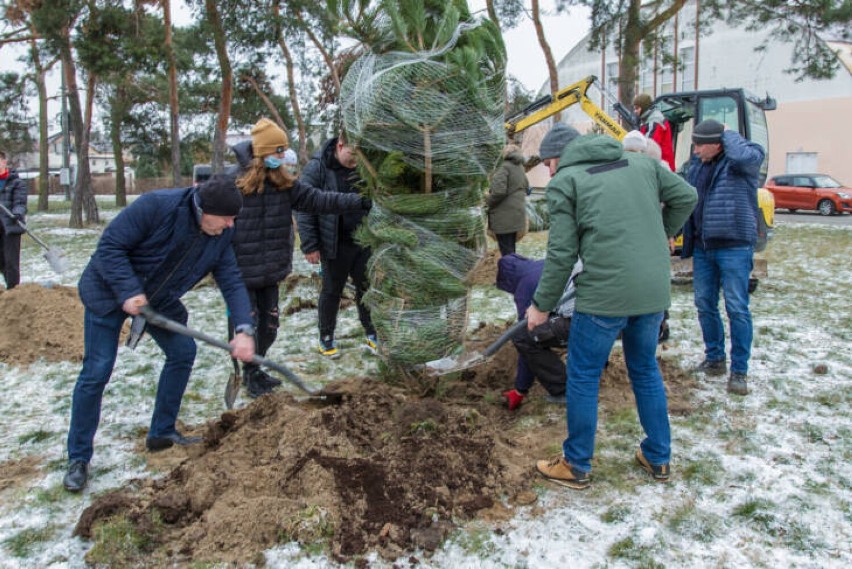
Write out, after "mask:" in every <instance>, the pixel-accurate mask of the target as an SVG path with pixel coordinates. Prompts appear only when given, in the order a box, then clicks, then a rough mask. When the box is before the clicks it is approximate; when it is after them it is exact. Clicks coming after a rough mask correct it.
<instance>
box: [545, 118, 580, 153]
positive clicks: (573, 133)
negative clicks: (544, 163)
mask: <svg viewBox="0 0 852 569" xmlns="http://www.w3.org/2000/svg"><path fill="white" fill-rule="evenodd" d="M578 136H580V133H579V132H577V129H575V128H574V127H570V126H568V125H567V124H563V123H561V122H560V123H556V126H554V127H553V128H552V129H550V132H548V133H547V134H546V135H544V138H543V139H542V140H541V146H540V147H539V149H538V157H539V158H541V159H542V160H547V159H548V158H559V157H560V156H562V151H563V150H564V149H565V147H566V146H567V145H568V143H569V142H571V141H572V140H574V139H575V138H577V137H578Z"/></svg>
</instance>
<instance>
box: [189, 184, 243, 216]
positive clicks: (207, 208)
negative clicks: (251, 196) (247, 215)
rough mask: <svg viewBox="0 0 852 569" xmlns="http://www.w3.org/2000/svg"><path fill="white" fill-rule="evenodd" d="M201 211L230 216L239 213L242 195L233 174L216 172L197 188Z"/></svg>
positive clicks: (241, 205)
mask: <svg viewBox="0 0 852 569" xmlns="http://www.w3.org/2000/svg"><path fill="white" fill-rule="evenodd" d="M198 199H199V204H198V205H199V206H201V211H203V212H204V213H206V214H209V215H221V216H232V215H237V214H238V213H240V209H241V208H242V207H243V195H242V194H241V193H240V191H239V190H238V189H237V186H236V184H235V180H234V177H233V176H228V175H227V174H216V175H215V176H213V177H211V178H210V179H209V180H207V181H206V182H204V183H203V184H202V185H201V187H200V188H199V189H198Z"/></svg>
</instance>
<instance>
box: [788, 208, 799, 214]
mask: <svg viewBox="0 0 852 569" xmlns="http://www.w3.org/2000/svg"><path fill="white" fill-rule="evenodd" d="M787 211H789V212H790V213H796V212H797V211H799V210H797V209H796V208H794V207H791V208H789V209H788V210H787Z"/></svg>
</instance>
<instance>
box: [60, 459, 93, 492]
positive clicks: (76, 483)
mask: <svg viewBox="0 0 852 569" xmlns="http://www.w3.org/2000/svg"><path fill="white" fill-rule="evenodd" d="M88 480H89V465H88V464H86V463H85V462H83V461H82V460H74V461H71V462H70V463H68V472H66V473H65V478H63V479H62V485H63V486H65V489H66V490H68V491H69V492H79V491H80V490H82V489H83V488H85V487H86V482H87V481H88Z"/></svg>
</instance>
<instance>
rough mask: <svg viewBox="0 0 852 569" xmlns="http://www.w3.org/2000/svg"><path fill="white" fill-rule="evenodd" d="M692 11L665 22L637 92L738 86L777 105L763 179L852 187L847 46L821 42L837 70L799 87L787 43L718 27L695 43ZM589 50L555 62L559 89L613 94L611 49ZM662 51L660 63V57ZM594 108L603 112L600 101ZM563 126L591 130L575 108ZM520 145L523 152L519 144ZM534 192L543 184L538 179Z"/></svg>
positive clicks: (691, 6)
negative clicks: (808, 177) (833, 55)
mask: <svg viewBox="0 0 852 569" xmlns="http://www.w3.org/2000/svg"><path fill="white" fill-rule="evenodd" d="M695 7H696V4H695V2H694V1H693V2H688V3H687V4H686V5H685V6H684V7H683V8H682V9H681V11H680V13H679V14H678V15H677V16H676V18H674V19H672V20H670V21H669V22H668V23H667V25H666V27H665V29H664V31H663V33H662V34H661V36H662V37H664V38H665V39H664V40H662V46H658V47H657V49H654V50H652V52H654V56H652V57H649V58H648V59H647V60H645V61H643V62H642V64H641V66H640V73H639V82H638V83H639V84H638V85H637V91H636V92H637V93H641V92H645V93H648V94H649V95H652V96H654V97H655V96H657V95H661V94H664V93H667V92H672V91H693V90H703V89H718V88H722V87H728V88H735V87H742V88H745V89H746V90H748V91H750V92H752V93H753V94H755V95H758V96H761V97H762V96H765V95H766V94H769V95H770V96H772V97H773V98H775V99H776V100H777V101H778V108H777V109H776V110H774V111H770V112H767V121H768V123H769V137H770V141H769V174H770V175H773V174H783V173H795V172H820V173H826V174H829V175H831V176H833V177H835V178H837V179H838V180H840V181H841V182H843V183H844V184H846V185H850V184H852V160H849V150H848V148H849V139H848V133H849V131H850V127H852V44H850V43H845V42H830V43H827V45H829V46H830V47H831V48H832V49H834V50H836V51H837V52H838V63H839V66H840V68H839V69H838V71H837V73H836V75H835V77H834V78H832V79H828V80H814V79H806V80H804V81H801V82H798V81H796V79H795V77H794V76H793V75H791V74H789V73H787V72H785V70H786V69H787V68H789V67H790V66H791V65H792V55H793V48H794V44H793V43H792V42H790V43H786V42H782V41H780V40H777V39H771V38H770V33H769V32H770V30H768V29H766V30H760V31H746V30H745V29H744V28H739V27H738V28H734V27H731V26H728V25H727V24H725V23H724V22H722V21H715V22H713V24H712V26H707V27H705V28H703V29H702V30H701V33H700V35H699V36H698V38H697V39H696V13H695ZM764 42H768V43H767V47H766V49H765V50H761V51H755V48H757V47H759V46H761V45H762V44H763V43H764ZM588 46H589V37H588V36H587V37H585V38H583V40H581V41H580V43H579V44H577V46H575V47H574V49H572V50H571V51H570V52H569V53H568V54H567V55H566V56H565V57H564V58H563V59H562V60H561V61H560V63H559V65H558V74H559V84H560V86H567V85H570V84H571V83H574V82H575V81H578V80H579V79H582V78H583V77H586V76H588V75H596V76H597V77H598V78H599V79H600V80H601V83H602V84H605V85H609V86H610V88H609V90H610V92H611V93H613V94H615V93H616V88H615V85H616V81H617V79H618V69H619V65H618V54H617V53H616V52H615V48H614V47H613V46H608V47H607V48H606V50H605V52H604V53H601V52H600V51H595V52H590V51H589V50H588ZM664 51H665V52H667V54H668V56H667V57H664V56H663V52H664ZM675 59H676V64H675V62H674V61H673V60H675ZM664 61H665V62H668V63H664ZM547 88H548V87H547V85H545V86H544V87H543V90H542V92H543V93H547ZM599 104H600V105H601V106H602V107H603V108H606V109H607V110H610V107H609V105H607V104H606V100H605V98H604V97H603V96H601V100H600V101H599ZM563 121H565V122H568V123H572V124H574V125H575V126H577V127H578V128H579V129H580V130H588V128H590V126H591V123H590V120H589V119H588V117H587V116H586V115H585V114H583V113H582V111H580V110H579V109H575V108H572V109H569V113H567V114H563ZM524 146H525V150H527V153H529V147H528V146H527V143H526V141H525V144H524ZM531 182H533V180H532V179H531ZM545 183H546V181H545ZM533 185H534V186H538V185H543V184H541V180H540V174H539V173H537V175H536V180H535V182H533Z"/></svg>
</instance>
